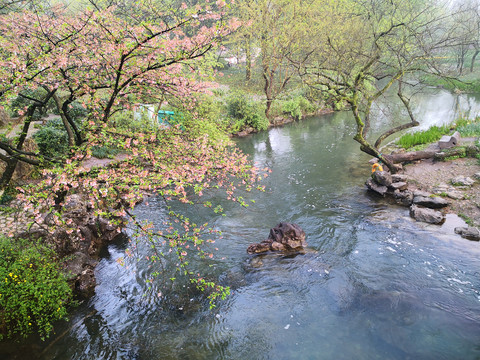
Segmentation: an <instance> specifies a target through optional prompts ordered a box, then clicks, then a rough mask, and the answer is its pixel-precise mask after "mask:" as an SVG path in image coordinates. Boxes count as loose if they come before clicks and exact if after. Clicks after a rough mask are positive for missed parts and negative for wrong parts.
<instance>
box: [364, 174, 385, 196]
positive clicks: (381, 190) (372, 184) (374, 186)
mask: <svg viewBox="0 0 480 360" xmlns="http://www.w3.org/2000/svg"><path fill="white" fill-rule="evenodd" d="M365 185H366V186H367V188H368V189H369V190H371V191H373V192H376V193H377V194H380V195H382V196H384V195H385V194H386V193H387V192H388V187H386V186H384V185H379V184H378V183H377V182H376V181H374V180H373V179H372V178H368V179H367V181H366V182H365Z"/></svg>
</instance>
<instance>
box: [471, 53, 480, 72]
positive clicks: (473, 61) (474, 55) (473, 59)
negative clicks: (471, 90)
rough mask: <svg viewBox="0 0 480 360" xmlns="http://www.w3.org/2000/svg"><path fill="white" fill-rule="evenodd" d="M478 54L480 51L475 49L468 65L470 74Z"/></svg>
mask: <svg viewBox="0 0 480 360" xmlns="http://www.w3.org/2000/svg"><path fill="white" fill-rule="evenodd" d="M479 53H480V50H477V49H475V53H474V54H473V56H472V62H471V63H470V72H473V67H474V66H475V59H476V58H477V55H478V54H479Z"/></svg>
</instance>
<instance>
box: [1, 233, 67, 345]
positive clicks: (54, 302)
mask: <svg viewBox="0 0 480 360" xmlns="http://www.w3.org/2000/svg"><path fill="white" fill-rule="evenodd" d="M0 254H1V255H0V339H1V338H3V337H12V336H16V335H20V336H27V335H28V334H30V333H33V332H35V331H36V332H38V334H39V335H40V336H41V338H42V339H44V338H45V337H48V336H49V334H50V332H51V331H52V329H53V325H52V324H53V322H55V321H57V320H60V319H65V318H66V316H67V309H66V305H67V304H68V303H69V302H70V300H71V298H72V290H71V289H70V287H69V286H68V284H67V281H66V279H65V277H64V276H63V275H62V274H61V273H60V272H59V267H58V264H57V262H56V261H55V260H54V254H53V252H52V251H51V250H50V249H49V248H47V247H46V246H42V245H37V244H32V243H29V242H27V241H23V240H12V239H7V238H4V237H0Z"/></svg>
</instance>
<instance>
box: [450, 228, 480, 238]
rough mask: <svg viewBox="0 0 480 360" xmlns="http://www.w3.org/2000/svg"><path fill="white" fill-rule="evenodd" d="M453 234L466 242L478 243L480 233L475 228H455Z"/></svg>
mask: <svg viewBox="0 0 480 360" xmlns="http://www.w3.org/2000/svg"><path fill="white" fill-rule="evenodd" d="M455 233H456V234H459V235H460V236H461V237H463V238H465V239H468V240H473V241H480V231H479V230H478V229H477V228H475V227H471V226H469V227H456V228H455Z"/></svg>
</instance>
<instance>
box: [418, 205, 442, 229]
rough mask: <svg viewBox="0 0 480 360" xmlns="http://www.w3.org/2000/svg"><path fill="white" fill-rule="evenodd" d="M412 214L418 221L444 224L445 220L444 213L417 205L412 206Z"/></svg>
mask: <svg viewBox="0 0 480 360" xmlns="http://www.w3.org/2000/svg"><path fill="white" fill-rule="evenodd" d="M410 216H411V217H412V218H414V219H415V220H417V221H422V222H426V223H429V224H442V223H443V222H444V221H445V217H444V215H443V214H442V213H441V212H440V211H438V210H433V209H429V208H424V207H420V206H417V205H415V204H414V205H412V206H410Z"/></svg>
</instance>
